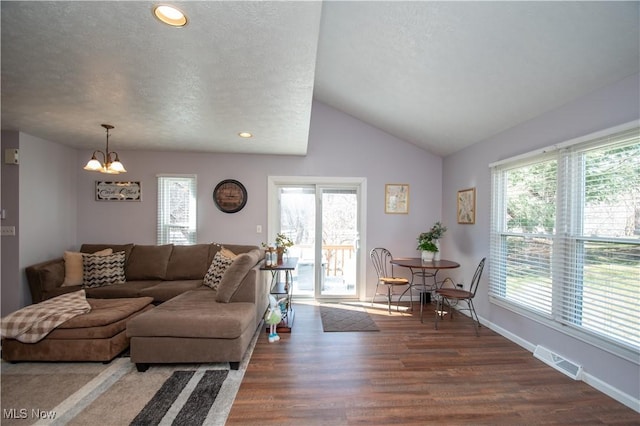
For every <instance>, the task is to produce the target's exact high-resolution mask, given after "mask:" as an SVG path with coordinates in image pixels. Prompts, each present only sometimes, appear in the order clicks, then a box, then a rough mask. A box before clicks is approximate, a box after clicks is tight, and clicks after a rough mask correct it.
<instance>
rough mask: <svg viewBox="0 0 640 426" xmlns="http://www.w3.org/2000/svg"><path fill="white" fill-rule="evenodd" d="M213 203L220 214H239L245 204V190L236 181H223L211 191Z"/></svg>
mask: <svg viewBox="0 0 640 426" xmlns="http://www.w3.org/2000/svg"><path fill="white" fill-rule="evenodd" d="M213 202H214V203H215V204H216V207H218V209H219V210H220V211H222V212H225V213H236V212H239V211H240V210H242V209H243V208H244V206H245V205H246V204H247V190H246V188H245V187H244V185H242V184H241V183H240V182H238V181H237V180H234V179H225V180H223V181H221V182H220V183H219V184H218V185H216V188H215V189H214V190H213Z"/></svg>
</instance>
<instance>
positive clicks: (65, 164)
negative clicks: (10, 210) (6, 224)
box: [3, 133, 77, 306]
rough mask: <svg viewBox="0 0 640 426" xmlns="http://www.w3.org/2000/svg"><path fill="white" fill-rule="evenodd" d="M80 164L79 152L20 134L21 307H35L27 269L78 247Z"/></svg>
mask: <svg viewBox="0 0 640 426" xmlns="http://www.w3.org/2000/svg"><path fill="white" fill-rule="evenodd" d="M76 162H77V151H76V150H75V149H72V148H69V147H66V146H63V145H60V144H58V143H55V142H49V141H46V140H43V139H40V138H36V137H33V136H31V135H28V134H25V133H20V273H21V285H20V287H21V293H20V300H21V304H20V306H24V305H27V304H29V303H31V293H30V292H29V289H28V285H27V281H26V275H25V274H24V268H25V267H26V266H29V265H33V264H34V263H38V262H42V261H45V260H49V259H53V258H56V257H61V256H62V253H63V252H64V250H69V249H70V248H72V247H73V246H74V245H75V242H76V207H77V203H76V199H77V195H76V194H77V190H76V182H75V178H76V171H75V165H76ZM3 284H4V283H3Z"/></svg>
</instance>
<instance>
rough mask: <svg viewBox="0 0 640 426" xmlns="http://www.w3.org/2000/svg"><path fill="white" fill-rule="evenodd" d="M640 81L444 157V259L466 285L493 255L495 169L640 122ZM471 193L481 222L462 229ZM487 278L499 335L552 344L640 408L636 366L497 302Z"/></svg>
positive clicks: (484, 303) (486, 306) (485, 314)
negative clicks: (464, 197) (465, 193)
mask: <svg viewBox="0 0 640 426" xmlns="http://www.w3.org/2000/svg"><path fill="white" fill-rule="evenodd" d="M639 81H640V76H639V75H638V74H636V75H634V76H631V77H628V78H626V79H624V80H621V81H619V82H618V83H616V84H613V85H611V86H609V87H605V88H603V89H601V90H598V91H596V92H594V93H591V94H588V95H586V96H584V97H582V98H580V99H577V100H575V101H573V102H571V103H569V104H566V105H564V106H563V107H561V108H559V109H557V110H554V111H550V112H548V113H546V114H544V115H542V116H539V117H537V118H535V119H533V120H530V121H528V122H526V123H522V124H520V125H518V126H516V127H513V128H511V129H508V130H505V131H504V132H502V133H500V134H498V135H496V136H494V137H491V138H489V139H487V140H485V141H482V142H480V143H477V144H475V145H472V146H471V147H469V148H467V149H465V150H462V151H459V152H457V153H456V154H453V155H451V156H449V157H447V158H445V159H444V162H443V182H444V184H443V194H444V196H443V199H442V205H443V217H444V218H445V220H447V221H448V223H449V224H450V232H448V233H447V235H446V237H445V239H444V241H443V255H444V256H445V257H447V258H449V257H450V258H453V259H456V260H459V261H460V263H461V264H462V265H463V266H462V268H460V269H459V270H458V271H456V274H457V275H458V277H459V278H460V279H465V280H467V283H468V280H470V278H471V276H472V275H473V270H474V268H475V266H476V265H477V263H478V261H479V260H480V259H481V258H482V257H484V256H488V254H489V220H490V218H489V214H490V201H491V200H490V197H491V190H490V171H489V164H490V163H492V162H495V161H497V160H501V159H505V158H509V157H511V156H514V155H518V154H522V153H526V152H529V151H533V150H535V149H537V148H543V147H546V146H549V145H552V144H554V143H558V142H563V141H567V140H570V139H572V138H575V137H579V136H583V135H586V134H589V133H592V132H595V131H598V130H603V129H606V128H609V127H612V126H614V125H618V124H622V123H626V122H629V121H632V120H638V118H639V117H640V107H639V105H638V104H639V98H640V97H639V94H640V84H639ZM470 187H476V190H477V217H476V224H475V225H458V224H456V223H455V222H456V220H455V214H456V213H455V212H456V193H457V191H458V190H460V189H463V188H470ZM487 278H488V271H486V272H485V274H484V276H483V279H482V282H481V285H480V289H479V291H478V295H477V296H476V299H477V300H476V308H477V311H478V315H480V317H481V318H483V319H484V320H485V321H487V322H488V323H490V324H493V326H494V327H495V328H496V329H501V330H502V332H505V333H507V334H510V335H512V336H517V338H519V339H522V340H523V341H525V342H528V344H529V346H531V345H532V346H535V345H538V344H540V345H543V346H546V347H548V348H550V349H551V350H554V351H556V352H558V353H561V354H563V355H564V356H566V357H568V358H569V359H572V360H574V361H576V362H578V363H579V364H582V365H583V366H584V369H585V372H586V373H587V374H588V375H589V376H590V377H592V378H593V380H595V381H597V380H602V381H603V382H606V383H607V385H605V387H606V386H612V387H613V388H615V390H617V391H620V392H623V393H624V394H626V395H627V396H630V398H631V399H635V401H636V404H637V400H638V398H639V397H640V381H639V380H638V377H639V374H640V371H639V368H638V364H637V363H633V362H629V361H627V360H624V359H621V358H619V357H617V356H615V355H612V354H610V353H608V352H605V351H603V350H600V349H597V348H595V347H593V346H591V345H589V344H586V343H583V342H581V341H578V340H576V339H573V338H569V337H567V336H565V335H564V334H562V333H559V332H557V331H555V330H553V329H551V328H548V327H546V326H544V325H542V324H539V323H537V322H534V321H531V320H528V319H526V318H524V317H522V316H520V315H517V314H514V313H512V312H510V311H508V310H506V309H504V308H501V307H499V306H496V305H493V304H490V303H489V298H488V284H487V283H488V281H487ZM615 390H614V391H613V393H615Z"/></svg>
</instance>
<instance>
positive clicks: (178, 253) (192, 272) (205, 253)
mask: <svg viewBox="0 0 640 426" xmlns="http://www.w3.org/2000/svg"><path fill="white" fill-rule="evenodd" d="M210 246H211V244H196V245H192V246H174V247H173V251H172V252H171V257H170V258H169V264H168V265H167V274H166V278H165V279H166V280H201V279H203V278H204V276H205V274H206V273H207V269H208V268H209V264H210V262H209V249H210Z"/></svg>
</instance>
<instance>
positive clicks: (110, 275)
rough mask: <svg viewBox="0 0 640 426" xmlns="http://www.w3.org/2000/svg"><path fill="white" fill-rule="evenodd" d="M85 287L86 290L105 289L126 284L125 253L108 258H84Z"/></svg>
mask: <svg viewBox="0 0 640 426" xmlns="http://www.w3.org/2000/svg"><path fill="white" fill-rule="evenodd" d="M82 269H83V272H84V278H83V285H84V287H86V288H91V287H103V286H105V285H111V284H115V283H122V282H125V281H126V279H125V276H124V252H123V251H119V252H117V253H114V254H112V255H108V256H96V255H92V254H85V255H83V256H82Z"/></svg>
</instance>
